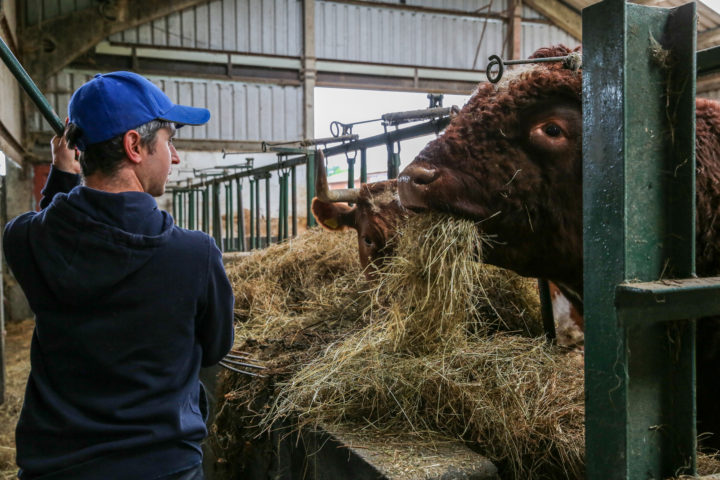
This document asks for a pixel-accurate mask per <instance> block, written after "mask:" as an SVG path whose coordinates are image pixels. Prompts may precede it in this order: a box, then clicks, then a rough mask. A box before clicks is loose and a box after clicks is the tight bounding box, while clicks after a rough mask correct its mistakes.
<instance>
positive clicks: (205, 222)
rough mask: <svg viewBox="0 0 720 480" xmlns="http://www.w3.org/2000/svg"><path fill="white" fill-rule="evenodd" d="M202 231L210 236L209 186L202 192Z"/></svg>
mask: <svg viewBox="0 0 720 480" xmlns="http://www.w3.org/2000/svg"><path fill="white" fill-rule="evenodd" d="M202 231H203V232H205V233H207V234H210V185H207V186H206V187H205V189H204V190H203V216H202Z"/></svg>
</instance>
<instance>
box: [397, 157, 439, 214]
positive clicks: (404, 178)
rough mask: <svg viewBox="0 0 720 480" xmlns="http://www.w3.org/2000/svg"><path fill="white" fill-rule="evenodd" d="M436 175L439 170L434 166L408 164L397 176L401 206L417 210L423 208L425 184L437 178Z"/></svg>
mask: <svg viewBox="0 0 720 480" xmlns="http://www.w3.org/2000/svg"><path fill="white" fill-rule="evenodd" d="M438 175H439V172H438V171H437V170H436V169H434V168H428V167H423V166H420V165H408V166H407V167H406V168H405V170H403V171H402V172H400V176H399V177H398V184H397V185H398V193H399V194H400V203H401V204H402V206H403V207H405V208H407V209H409V210H413V211H417V212H419V211H422V210H425V209H426V208H427V202H426V199H425V195H426V192H427V186H428V185H429V184H430V183H432V182H433V181H434V180H435V179H436V178H438Z"/></svg>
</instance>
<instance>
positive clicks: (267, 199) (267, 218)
mask: <svg viewBox="0 0 720 480" xmlns="http://www.w3.org/2000/svg"><path fill="white" fill-rule="evenodd" d="M270 217H271V215H270V174H268V175H267V177H265V246H266V247H269V246H270V244H271V242H272V222H271V220H272V219H271V218H270Z"/></svg>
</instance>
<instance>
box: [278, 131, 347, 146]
mask: <svg viewBox="0 0 720 480" xmlns="http://www.w3.org/2000/svg"><path fill="white" fill-rule="evenodd" d="M358 138H360V137H359V136H358V135H357V134H355V133H353V134H348V135H338V136H337V137H324V138H309V139H307V140H303V141H301V142H300V146H302V147H311V146H313V145H325V144H327V143H338V142H348V141H350V140H357V139H358ZM268 145H269V144H268Z"/></svg>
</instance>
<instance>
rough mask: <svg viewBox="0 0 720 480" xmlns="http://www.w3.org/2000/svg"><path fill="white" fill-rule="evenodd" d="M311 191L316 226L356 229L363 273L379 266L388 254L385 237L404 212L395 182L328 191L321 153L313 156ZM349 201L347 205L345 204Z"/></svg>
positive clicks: (367, 272)
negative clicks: (369, 266) (313, 195)
mask: <svg viewBox="0 0 720 480" xmlns="http://www.w3.org/2000/svg"><path fill="white" fill-rule="evenodd" d="M315 193H316V195H317V197H315V198H313V201H312V206H311V209H312V213H313V215H314V216H315V219H316V220H317V221H318V223H319V224H320V225H322V226H323V227H325V228H327V229H328V230H335V231H340V230H347V229H349V228H352V229H354V230H355V231H357V236H358V252H359V254H360V265H361V266H362V268H363V269H364V270H365V273H366V275H369V274H371V272H372V268H371V269H368V268H367V267H368V265H371V264H372V265H375V266H379V265H380V264H381V263H382V259H383V258H384V257H386V256H387V255H389V254H391V253H392V251H391V250H390V249H389V248H388V243H389V240H390V239H391V238H392V236H393V235H394V234H395V231H396V230H397V225H398V222H401V221H403V219H404V218H405V217H406V216H407V214H408V212H407V210H405V209H404V208H403V207H402V206H400V200H399V198H398V194H397V181H396V180H385V181H383V182H375V183H363V184H362V185H360V188H348V189H342V190H330V189H329V188H328V183H327V173H326V171H325V157H324V155H323V154H322V152H319V155H318V156H317V157H316V159H315ZM339 202H347V203H353V204H354V206H352V207H350V206H349V205H347V204H346V203H339Z"/></svg>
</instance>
